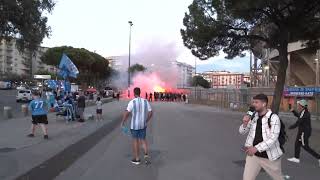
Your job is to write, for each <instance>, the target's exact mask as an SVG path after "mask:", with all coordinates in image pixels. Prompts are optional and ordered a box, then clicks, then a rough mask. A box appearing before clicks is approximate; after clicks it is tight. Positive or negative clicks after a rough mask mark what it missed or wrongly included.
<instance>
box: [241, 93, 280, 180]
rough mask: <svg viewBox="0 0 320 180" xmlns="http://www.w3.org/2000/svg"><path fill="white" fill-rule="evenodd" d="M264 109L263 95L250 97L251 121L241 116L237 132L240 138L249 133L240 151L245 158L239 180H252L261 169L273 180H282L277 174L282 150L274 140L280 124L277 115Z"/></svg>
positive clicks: (249, 118)
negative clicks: (252, 107) (251, 107)
mask: <svg viewBox="0 0 320 180" xmlns="http://www.w3.org/2000/svg"><path fill="white" fill-rule="evenodd" d="M267 105H268V97H267V96H266V95H264V94H258V95H256V96H255V97H253V106H254V108H255V110H256V113H255V114H254V115H253V117H252V119H251V117H250V116H249V115H245V116H244V117H243V124H242V125H241V126H240V128H239V132H240V134H242V135H244V134H246V133H249V134H248V137H247V140H246V143H245V147H244V151H245V152H246V154H247V157H246V164H245V169H244V173H243V180H255V179H256V177H257V175H258V174H259V172H260V170H261V168H263V169H264V170H265V171H266V172H267V174H269V176H270V177H271V178H272V179H273V180H283V177H282V170H281V157H282V155H283V150H282V148H281V146H280V143H279V140H278V137H279V134H280V129H281V124H282V123H281V120H280V119H279V117H278V115H277V114H273V113H272V111H271V110H268V109H267ZM269 120H270V121H269ZM269 123H270V126H269Z"/></svg>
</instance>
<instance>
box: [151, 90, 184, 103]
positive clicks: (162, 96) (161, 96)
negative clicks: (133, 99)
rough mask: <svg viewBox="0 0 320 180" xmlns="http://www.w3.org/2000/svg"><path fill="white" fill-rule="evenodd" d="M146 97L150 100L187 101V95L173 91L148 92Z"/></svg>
mask: <svg viewBox="0 0 320 180" xmlns="http://www.w3.org/2000/svg"><path fill="white" fill-rule="evenodd" d="M145 98H146V99H147V100H148V101H150V102H152V101H171V102H178V101H183V102H186V100H187V95H186V94H183V93H171V92H153V93H152V92H151V93H147V92H146V94H145Z"/></svg>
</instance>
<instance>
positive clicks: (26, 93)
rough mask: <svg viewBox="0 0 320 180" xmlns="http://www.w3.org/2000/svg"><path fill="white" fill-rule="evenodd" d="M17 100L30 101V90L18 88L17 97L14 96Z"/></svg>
mask: <svg viewBox="0 0 320 180" xmlns="http://www.w3.org/2000/svg"><path fill="white" fill-rule="evenodd" d="M16 100H17V102H21V101H24V102H29V101H32V93H31V90H29V89H22V90H18V94H17V98H16Z"/></svg>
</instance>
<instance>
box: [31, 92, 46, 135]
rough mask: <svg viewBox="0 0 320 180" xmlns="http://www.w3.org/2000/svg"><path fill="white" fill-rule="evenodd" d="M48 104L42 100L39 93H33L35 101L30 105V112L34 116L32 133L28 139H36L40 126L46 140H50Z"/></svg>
mask: <svg viewBox="0 0 320 180" xmlns="http://www.w3.org/2000/svg"><path fill="white" fill-rule="evenodd" d="M48 107H49V106H48V103H47V101H45V100H43V99H41V98H40V95H39V93H38V92H33V100H32V101H31V102H30V104H29V110H30V111H31V114H32V125H31V133H30V134H29V135H28V137H34V134H35V130H36V127H37V126H38V125H39V124H40V126H41V129H42V132H43V137H44V139H49V136H48V130H47V126H46V125H47V124H48V117H47V114H48Z"/></svg>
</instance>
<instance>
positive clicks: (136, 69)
mask: <svg viewBox="0 0 320 180" xmlns="http://www.w3.org/2000/svg"><path fill="white" fill-rule="evenodd" d="M146 70H147V68H145V67H144V66H143V65H141V64H134V65H132V66H130V68H129V72H130V73H132V74H134V73H137V72H144V71H146Z"/></svg>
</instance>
